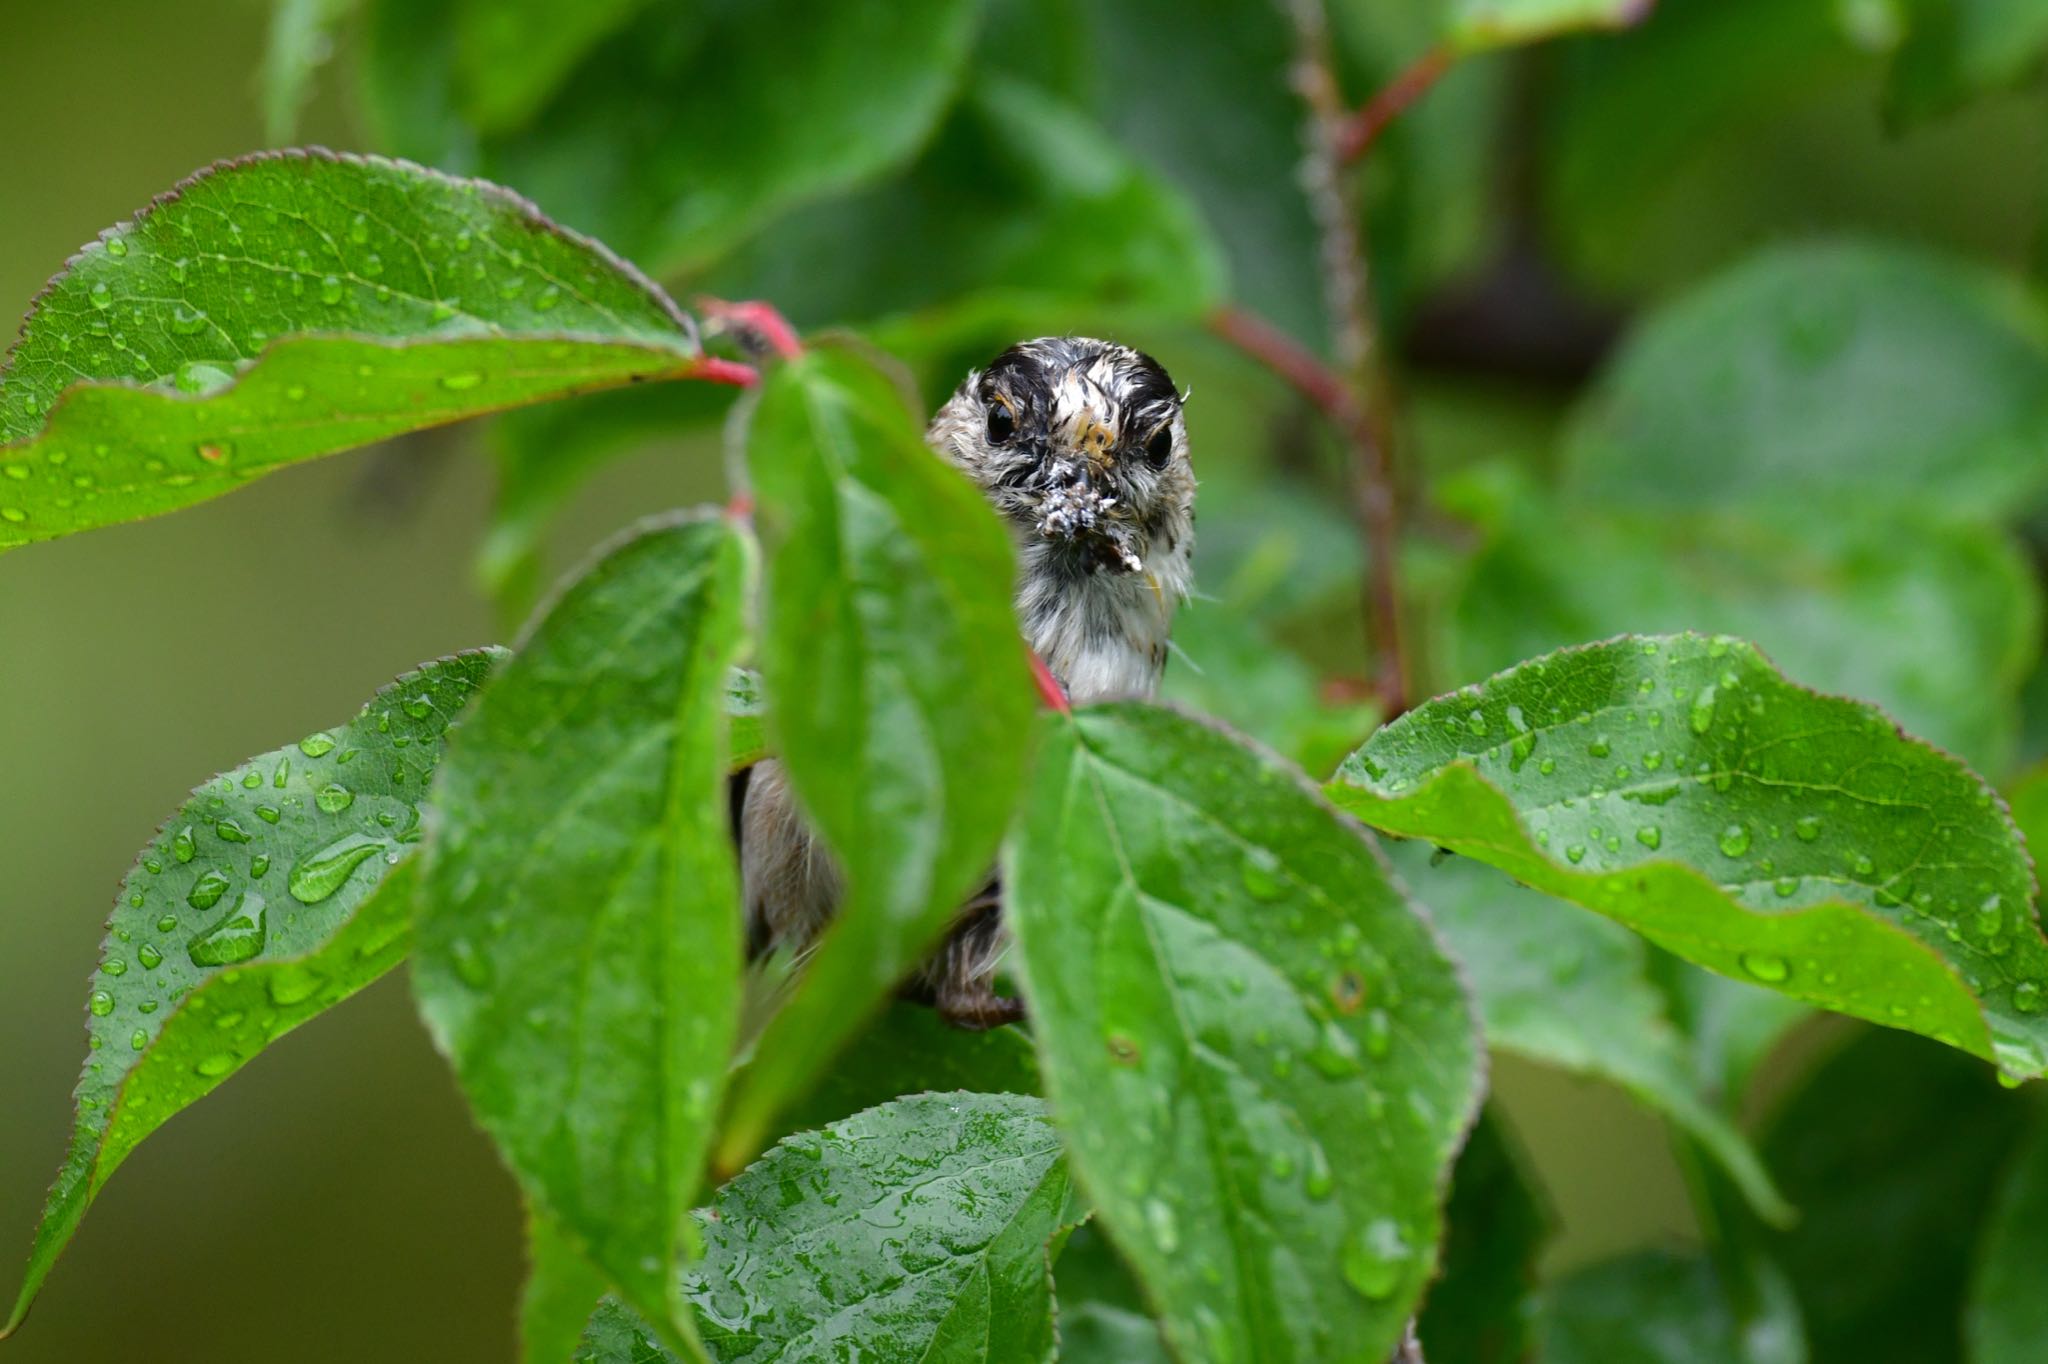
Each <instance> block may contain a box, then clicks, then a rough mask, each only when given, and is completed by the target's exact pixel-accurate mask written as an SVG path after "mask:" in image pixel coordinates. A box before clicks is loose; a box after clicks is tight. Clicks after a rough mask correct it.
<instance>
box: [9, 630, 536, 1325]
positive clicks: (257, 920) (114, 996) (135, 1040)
mask: <svg viewBox="0 0 2048 1364" xmlns="http://www.w3.org/2000/svg"><path fill="white" fill-rule="evenodd" d="M503 657H504V655H503V654H502V653H500V652H499V651H496V650H485V651H479V652H476V653H468V654H458V655H456V656H454V657H452V658H446V659H442V660H440V661H439V662H436V663H429V664H428V665H426V666H425V667H423V668H421V669H420V670H419V671H417V672H413V673H408V674H406V675H405V676H403V677H401V678H399V679H398V680H397V681H396V682H394V683H393V684H392V685H391V686H390V687H388V688H386V689H385V690H384V691H382V692H379V693H378V694H377V696H376V698H375V699H374V700H372V701H371V702H370V704H369V705H368V706H367V707H365V708H364V710H363V711H362V712H361V713H360V714H359V715H357V716H356V718H355V719H354V720H352V721H350V722H349V723H348V724H346V725H344V726H341V727H340V728H337V729H332V730H322V731H320V732H319V733H317V734H312V735H308V736H307V737H306V738H304V739H301V740H300V741H299V742H298V743H297V744H296V745H293V746H291V747H288V748H281V749H278V750H277V751H276V752H273V753H266V754H264V755H262V756H261V757H258V758H252V759H250V760H249V761H248V762H246V763H244V764H243V765H242V766H240V767H238V768H236V769H234V770H233V771H231V772H226V773H223V774H222V775H220V776H218V777H215V778H213V779H212V780H211V781H209V782H207V783H206V784H205V785H203V786H201V787H199V788H198V789H197V790H195V791H194V792H193V793H192V796H191V799H189V800H188V801H186V803H185V804H184V806H182V807H181V808H180V809H179V811H178V813H176V814H175V815H173V816H172V817H171V819H170V820H169V821H168V822H167V823H166V824H165V825H164V827H163V828H162V829H161V830H160V831H159V832H158V835H157V837H156V839H155V840H153V841H152V842H151V844H150V846H148V847H147V848H145V849H143V852H142V856H141V857H140V859H139V860H138V861H137V863H136V865H135V868H134V870H132V871H131V872H129V873H128V879H127V880H126V881H125V882H124V883H123V884H122V887H121V894H120V898H119V899H118V900H117V901H116V902H115V905H114V913H113V917H112V918H111V919H110V920H109V921H108V923H107V939H106V943H105V945H104V946H103V947H102V949H101V954H100V965H99V971H98V973H97V974H96V975H95V976H94V977H93V990H92V995H91V997H90V998H89V999H88V1000H87V1013H88V1015H89V1017H88V1021H87V1035H88V1036H87V1041H88V1045H89V1046H90V1047H91V1055H90V1056H89V1057H88V1058H87V1060H86V1063H85V1070H84V1073H83V1074H81V1075H80V1076H79V1079H78V1088H77V1090H76V1091H75V1096H76V1099H77V1104H78V1120H77V1124H76V1127H75V1129H74V1130H73V1132H72V1137H71V1150H70V1152H69V1153H68V1154H67V1155H66V1156H65V1159H64V1165H63V1168H62V1169H60V1170H59V1171H58V1172H57V1182H56V1184H55V1185H54V1186H53V1187H52V1188H51V1190H50V1196H49V1200H48V1202H47V1203H46V1204H45V1206H44V1209H43V1217H42V1222H41V1224H40V1225H39V1226H38V1227H37V1228H36V1238H35V1245H34V1248H33V1249H32V1250H31V1252H30V1255H29V1265H28V1272H27V1275H26V1277H25V1279H24V1281H23V1284H22V1288H21V1292H20V1295H19V1296H18V1297H17V1299H16V1301H15V1304H14V1310H13V1312H12V1313H11V1314H10V1315H9V1317H8V1319H7V1323H6V1325H5V1326H4V1327H0V1336H4V1335H5V1334H7V1332H10V1331H12V1330H13V1329H14V1328H15V1327H16V1326H19V1325H20V1324H21V1320H22V1318H23V1317H24V1316H26V1315H27V1313H28V1309H29V1304H30V1303H32V1302H33V1301H34V1300H35V1296H36V1293H37V1291H38V1290H39V1289H40V1288H41V1286H42V1283H43V1280H44V1279H45V1278H47V1277H48V1276H49V1273H50V1269H51V1266H52V1265H54V1264H55V1263H56V1260H57V1257H58V1255H60V1254H62V1253H63V1250H64V1247H65V1245H66V1244H68V1243H69V1242H70V1240H71V1235H72V1233H73V1232H75V1231H76V1230H77V1229H78V1224H79V1222H80V1220H81V1219H83V1218H84V1216H85V1212H86V1209H87V1208H88V1207H89V1206H90V1205H91V1203H92V1200H93V1198H94V1197H95V1196H96V1195H97V1194H98V1193H99V1191H100V1189H101V1188H102V1187H103V1186H104V1185H105V1184H106V1182H107V1180H108V1179H109V1178H110V1177H111V1176H112V1175H113V1173H114V1171H115V1170H116V1169H118V1168H119V1167H120V1164H121V1162H122V1161H124V1160H126V1159H127V1158H128V1155H129V1153H130V1152H132V1151H133V1150H134V1149H135V1148H136V1146H138V1145H139V1144H141V1142H142V1140H143V1139H144V1138H145V1137H147V1136H149V1135H150V1133H152V1132H154V1131H156V1129H157V1128H159V1127H161V1126H163V1124H164V1123H165V1122H166V1121H168V1120H169V1119H170V1118H171V1117H173V1116H174V1115H176V1114H177V1113H179V1112H181V1111H183V1110H184V1109H186V1108H189V1107H190V1106H191V1105H193V1104H194V1103H197V1102H198V1101H199V1100H200V1099H201V1098H204V1097H205V1096H206V1095H207V1094H209V1093H211V1092H212V1091H213V1089H214V1088H215V1087H216V1086H217V1085H219V1084H220V1083H221V1081H223V1080H225V1079H226V1078H227V1077H228V1076H230V1075H232V1074H234V1073H235V1072H236V1071H237V1070H240V1069H241V1068H242V1066H243V1065H245V1064H247V1062H248V1061H249V1060H250V1059H251V1058H253V1057H254V1056H255V1055H256V1054H257V1053H258V1052H260V1051H262V1050H263V1049H264V1048H265V1047H267V1046H268V1045H270V1043H272V1042H274V1041H275V1040H277V1039H278V1038H279V1037H282V1036H283V1035H284V1034H285V1033H287V1032H289V1031H291V1030H292V1029H293V1028H296V1027H298V1026H299V1024H301V1023H304V1022H305V1021H306V1020H308V1019H310V1018H312V1017H313V1016H314V1015H316V1014H319V1013H321V1012H323V1011H325V1010H327V1009H329V1008H332V1007H333V1006H334V1005H336V1004H339V1003H340V1002H341V1001H342V1000H344V999H347V998H348V997H349V996H350V995H352V994H354V993H355V992H356V991H358V990H360V989H362V988H363V987H364V986H365V985H368V984H369V983H370V982H371V981H373V980H375V979H377V977H379V976H381V975H383V974H384V973H385V972H386V971H388V970H390V969H391V968H392V967H393V966H395V965H397V964H398V962H399V961H400V960H402V959H403V958H404V956H405V953H406V949H407V947H408V946H409V945H410V938H411V933H410V930H411V922H412V913H411V908H412V907H411V880H412V878H411V877H410V876H409V875H405V876H401V875H399V874H395V873H394V871H393V869H394V867H398V866H401V865H402V866H403V867H404V868H405V869H406V871H408V872H409V871H410V863H405V862H402V859H404V858H405V857H406V856H407V855H408V854H410V852H411V851H412V847H413V845H414V844H415V843H417V842H418V840H419V836H420V802H421V801H422V800H423V799H424V797H425V796H426V793H427V784H428V783H429V781H431V780H432V778H433V775H434V767H435V764H436V763H438V762H439V761H440V758H441V749H442V743H443V741H444V739H445V738H446V736H447V733H448V726H449V725H450V724H451V723H452V722H453V721H454V719H455V717H456V716H457V715H459V714H461V712H462V709H463V707H464V706H465V705H466V704H467V703H468V701H469V698H470V696H471V694H472V693H474V692H475V691H476V689H477V688H478V687H480V686H482V685H483V684H484V682H485V680H486V679H488V678H489V677H490V675H491V671H492V669H493V668H494V667H496V666H497V664H498V662H499V660H500V659H502V658H503Z"/></svg>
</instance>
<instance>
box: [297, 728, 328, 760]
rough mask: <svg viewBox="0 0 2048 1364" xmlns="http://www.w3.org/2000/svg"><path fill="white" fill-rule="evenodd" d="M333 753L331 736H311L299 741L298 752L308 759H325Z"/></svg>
mask: <svg viewBox="0 0 2048 1364" xmlns="http://www.w3.org/2000/svg"><path fill="white" fill-rule="evenodd" d="M333 751H334V736H333V735H331V734H311V735H308V736H307V737H305V738H303V739H301V740H299V752H301V753H303V754H305V755H306V756H307V757H309V758H320V757H325V756H326V755H327V754H329V753H332V752H333Z"/></svg>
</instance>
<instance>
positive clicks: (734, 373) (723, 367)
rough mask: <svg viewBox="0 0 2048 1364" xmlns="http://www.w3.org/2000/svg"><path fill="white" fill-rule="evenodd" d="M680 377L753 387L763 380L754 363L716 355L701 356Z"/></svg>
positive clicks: (740, 386)
mask: <svg viewBox="0 0 2048 1364" xmlns="http://www.w3.org/2000/svg"><path fill="white" fill-rule="evenodd" d="M680 377H682V378H684V379H701V380H703V381H704V382H706V383H712V384H731V385H732V386H733V387H735V388H752V387H753V386H754V385H755V384H758V383H760V382H761V376H760V374H759V373H758V372H757V371H756V370H755V369H754V367H753V366H752V365H743V364H741V363H740V362H739V361H737V360H721V359H719V358H718V357H717V356H715V355H704V356H699V357H698V358H697V359H696V360H694V361H693V362H691V364H690V366H689V367H688V368H687V369H685V370H684V371H683V372H682V374H681V376H680Z"/></svg>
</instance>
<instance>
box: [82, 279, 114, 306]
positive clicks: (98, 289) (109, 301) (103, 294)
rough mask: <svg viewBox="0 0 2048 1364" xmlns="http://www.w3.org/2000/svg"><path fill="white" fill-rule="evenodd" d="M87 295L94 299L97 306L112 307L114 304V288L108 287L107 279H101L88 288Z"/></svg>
mask: <svg viewBox="0 0 2048 1364" xmlns="http://www.w3.org/2000/svg"><path fill="white" fill-rule="evenodd" d="M86 297H88V298H90V299H91V300H92V306H93V307H95V308H111V307H113V306H114V293H113V290H111V289H109V288H107V285H106V281H105V280H101V281H99V282H98V283H96V284H94V285H93V286H92V288H91V289H88V290H87V291H86Z"/></svg>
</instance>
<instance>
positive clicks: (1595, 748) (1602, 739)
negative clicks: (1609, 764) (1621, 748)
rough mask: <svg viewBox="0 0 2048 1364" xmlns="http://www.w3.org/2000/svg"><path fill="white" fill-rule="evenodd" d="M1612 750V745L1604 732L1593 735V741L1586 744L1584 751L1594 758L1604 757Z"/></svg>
mask: <svg viewBox="0 0 2048 1364" xmlns="http://www.w3.org/2000/svg"><path fill="white" fill-rule="evenodd" d="M1613 751H1614V746H1613V745H1612V744H1611V743H1609V742H1608V739H1607V736H1606V735H1605V734H1601V735H1597V736H1595V738H1594V739H1593V742H1592V743H1589V744H1587V745H1586V752H1588V753H1590V754H1591V755H1592V756H1594V757H1596V758H1604V757H1606V756H1607V755H1608V754H1609V753H1612V752H1613Z"/></svg>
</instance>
